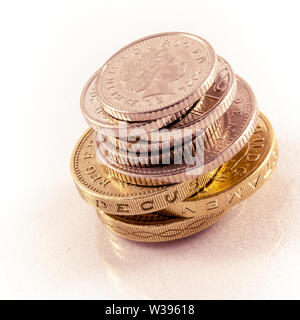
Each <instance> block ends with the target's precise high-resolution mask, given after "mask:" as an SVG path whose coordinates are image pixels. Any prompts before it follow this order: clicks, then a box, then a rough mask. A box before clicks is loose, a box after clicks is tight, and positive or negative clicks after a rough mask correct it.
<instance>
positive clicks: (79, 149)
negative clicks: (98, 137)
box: [71, 129, 216, 215]
mask: <svg viewBox="0 0 300 320" xmlns="http://www.w3.org/2000/svg"><path fill="white" fill-rule="evenodd" d="M71 172H72V177H73V180H74V182H75V184H76V186H77V189H78V191H79V193H80V195H81V196H82V198H83V199H84V200H86V201H87V202H88V203H89V204H90V205H92V206H94V207H96V208H98V209H101V210H105V212H107V213H112V214H118V215H135V214H145V213H150V212H154V211H159V210H163V209H165V208H167V207H169V206H170V205H171V204H175V203H179V202H180V201H182V200H184V199H186V198H187V197H189V196H191V195H192V194H195V193H196V192H197V191H199V190H200V189H201V188H202V187H203V186H205V185H206V184H207V183H208V181H210V180H211V178H212V177H213V176H214V174H215V173H216V170H213V171H211V172H209V173H207V174H205V175H202V176H199V177H198V178H196V179H191V180H186V181H184V182H182V183H179V184H173V185H169V186H158V187H144V186H135V185H131V184H128V183H125V182H122V181H120V180H118V179H116V178H114V177H112V176H110V175H109V174H108V173H107V172H106V170H105V166H104V165H103V164H101V163H99V162H98V161H97V160H96V155H95V149H94V132H93V130H91V129H90V130H87V131H86V132H85V133H84V134H83V136H82V137H81V138H80V140H79V141H78V143H77V145H76V147H75V148H74V151H73V154H72V158H71Z"/></svg>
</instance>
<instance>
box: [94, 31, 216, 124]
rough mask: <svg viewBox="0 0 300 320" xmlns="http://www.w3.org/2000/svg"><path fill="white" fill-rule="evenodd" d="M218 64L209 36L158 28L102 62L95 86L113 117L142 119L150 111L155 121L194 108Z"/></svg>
mask: <svg viewBox="0 0 300 320" xmlns="http://www.w3.org/2000/svg"><path fill="white" fill-rule="evenodd" d="M216 69H217V59H216V54H215V52H214V50H213V48H212V47H211V45H210V44H209V43H208V42H207V41H206V40H204V39H202V38H201V37H199V36H197V35H193V34H189V33H182V32H167V33H159V34H155V35H151V36H148V37H144V38H142V39H139V40H137V41H135V42H133V43H131V44H129V45H127V46H125V47H124V48H122V49H121V50H119V51H118V52H117V53H115V54H114V55H113V56H112V57H111V58H110V59H109V60H108V61H107V62H106V63H105V64H104V66H103V67H102V69H101V73H100V75H99V77H98V80H97V85H96V90H97V95H98V96H99V98H100V100H101V104H102V105H103V108H104V109H105V111H106V112H107V113H108V114H110V115H111V116H113V117H115V118H117V119H120V120H121V119H122V120H128V121H144V120H145V113H146V114H147V119H148V120H155V119H158V118H160V117H167V116H169V115H170V114H172V113H175V112H178V111H180V110H183V109H186V108H187V107H191V106H192V105H193V103H195V102H196V101H197V100H198V99H199V98H200V97H201V96H202V95H203V94H204V93H205V92H206V91H207V90H208V89H209V87H210V86H211V85H212V83H213V81H214V78H215V75H216ZM174 82H175V83H176V85H174ZM169 83H173V85H172V87H171V86H170V85H169ZM125 88H126V90H125ZM141 92H142V93H141Z"/></svg>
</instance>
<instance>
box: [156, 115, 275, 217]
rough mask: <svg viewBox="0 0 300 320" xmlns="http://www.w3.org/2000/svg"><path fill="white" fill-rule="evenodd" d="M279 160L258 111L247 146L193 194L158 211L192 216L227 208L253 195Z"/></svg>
mask: <svg viewBox="0 0 300 320" xmlns="http://www.w3.org/2000/svg"><path fill="white" fill-rule="evenodd" d="M277 160H278V143H277V140H276V137H275V134H274V130H273V128H272V125H271V123H270V121H269V120H268V118H267V117H266V116H264V115H263V114H262V113H260V118H259V122H258V125H257V127H256V129H255V132H254V133H253V135H252V137H251V139H250V140H249V142H248V143H247V145H246V146H245V147H244V148H243V149H242V150H241V151H240V152H239V153H238V154H237V155H236V156H234V157H233V158H232V159H230V160H229V161H228V162H226V163H225V164H224V165H223V166H222V167H221V168H219V169H218V172H217V173H216V175H215V176H214V177H213V178H212V180H211V181H210V182H209V183H208V185H207V186H205V187H204V188H203V189H202V190H200V191H199V192H198V193H197V194H196V195H194V196H192V197H190V198H188V199H186V200H184V201H182V202H180V203H178V204H176V206H174V205H171V206H170V207H168V208H167V209H164V210H163V211H162V212H159V213H161V214H167V215H172V216H177V217H186V218H187V217H195V216H203V215H207V214H214V213H216V212H218V211H220V210H227V209H230V208H231V207H233V206H234V205H236V204H237V203H239V202H241V201H243V200H245V199H246V198H248V197H250V196H251V195H252V194H254V193H255V192H256V191H257V190H258V189H259V188H261V187H262V186H263V185H264V183H265V182H266V181H267V180H268V179H269V178H270V176H271V174H272V172H273V170H274V169H275V167H276V164H277Z"/></svg>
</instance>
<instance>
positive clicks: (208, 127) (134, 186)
mask: <svg viewBox="0 0 300 320" xmlns="http://www.w3.org/2000/svg"><path fill="white" fill-rule="evenodd" d="M81 110H82V113H83V115H84V117H85V119H86V120H87V122H88V124H89V125H90V127H91V129H89V130H87V132H85V133H84V135H83V136H82V137H81V138H80V140H79V141H78V143H77V145H76V147H75V149H74V151H73V154H72V158H71V172H72V176H73V179H74V182H75V184H76V186H77V189H78V191H79V193H80V195H81V196H82V197H83V199H84V200H86V201H87V202H88V203H89V204H91V205H92V206H94V207H96V209H97V213H98V215H99V217H100V219H101V221H102V222H103V224H104V225H105V226H106V227H107V228H108V229H109V230H111V231H112V232H113V233H116V234H118V235H120V236H122V237H124V238H127V239H130V240H136V241H146V242H159V241H168V240H175V239H180V238H183V237H186V236H190V235H192V234H194V233H196V232H199V231H201V230H203V229H205V228H207V227H208V226H210V225H212V224H213V223H215V222H217V221H219V220H220V219H221V217H223V216H224V214H225V213H226V212H228V210H230V208H232V207H233V206H235V205H236V204H238V203H239V202H241V201H242V200H244V199H245V198H247V197H249V196H250V195H252V194H253V193H254V192H256V190H258V189H259V188H260V187H261V186H262V185H263V184H264V182H265V181H266V180H267V179H268V178H269V177H270V175H271V173H272V172H273V170H274V168H275V166H276V163H277V158H278V144H277V140H276V137H275V135H274V131H273V129H272V126H271V124H270V122H269V121H268V119H267V118H266V117H265V116H264V115H263V114H262V113H259V111H258V107H257V103H256V99H255V96H254V94H253V92H252V89H251V88H250V86H249V85H248V84H247V83H246V82H245V80H243V79H242V78H240V77H239V76H237V75H236V74H235V73H234V72H233V70H232V68H231V66H230V64H229V63H228V62H227V61H226V60H225V59H223V58H222V57H220V56H217V55H216V54H215V52H214V50H213V48H212V47H211V45H210V44H209V43H208V42H207V41H205V40H204V39H202V38H200V37H198V36H196V35H192V34H187V33H178V32H173V33H161V34H156V35H152V36H148V37H145V38H143V39H140V40H137V41H135V42H134V43H131V44H129V45H128V46H126V47H124V48H122V49H121V50H120V51H118V52H117V53H116V54H114V55H113V56H112V57H111V58H110V59H109V60H108V61H107V62H106V63H105V64H104V65H103V67H101V68H100V69H99V70H98V71H97V72H96V73H95V74H94V75H93V76H92V77H91V78H90V80H89V81H88V83H87V84H86V86H85V88H84V89H83V92H82V95H81Z"/></svg>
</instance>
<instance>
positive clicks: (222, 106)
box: [102, 56, 237, 152]
mask: <svg viewBox="0 0 300 320" xmlns="http://www.w3.org/2000/svg"><path fill="white" fill-rule="evenodd" d="M218 61H219V62H218V68H217V75H216V79H215V81H214V83H213V85H212V86H211V87H210V88H209V90H208V91H207V92H206V93H205V94H204V95H203V96H202V98H201V99H200V100H199V101H198V102H196V103H195V105H194V106H193V107H191V108H190V109H189V110H188V111H187V112H185V113H184V115H183V116H181V117H178V119H177V120H176V121H174V122H173V123H171V124H169V125H168V127H167V128H166V129H167V132H166V130H164V131H160V132H158V133H156V132H155V131H154V132H153V130H152V132H151V133H150V134H149V135H150V137H149V138H147V139H146V141H143V140H142V137H143V136H139V137H137V138H138V140H137V141H134V142H133V143H131V142H128V139H126V140H127V141H124V139H123V138H122V137H120V138H118V137H117V136H116V135H113V134H110V132H107V130H105V129H103V130H102V132H103V134H104V135H105V137H106V139H107V141H109V142H110V143H111V144H112V145H114V146H118V147H119V148H121V149H127V148H128V147H129V148H130V149H131V150H132V151H134V152H135V151H136V150H139V151H140V152H145V151H146V149H147V150H148V149H149V144H150V143H151V148H152V150H153V149H158V148H162V147H160V144H162V143H164V142H165V141H169V140H170V139H171V138H172V144H174V145H175V144H181V143H182V130H187V129H188V130H191V131H193V132H196V131H197V130H199V129H203V130H205V129H207V128H210V127H212V128H213V125H214V124H215V123H216V122H217V121H218V119H219V118H220V117H221V116H222V115H223V114H224V113H225V112H226V111H227V110H228V108H229V107H230V105H231V104H232V102H233V100H234V97H235V95H236V90H237V83H236V78H235V74H234V72H233V70H232V68H231V66H230V64H229V63H228V62H227V61H226V60H225V59H223V58H222V57H220V56H218ZM128 128H129V132H130V123H129V124H128ZM141 128H142V127H141ZM143 130H144V129H143ZM211 131H213V130H211ZM175 132H176V133H177V136H178V137H177V138H176V136H174V133H175ZM127 136H130V134H127ZM135 136H137V134H135ZM155 143H156V144H158V146H154V144H155Z"/></svg>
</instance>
